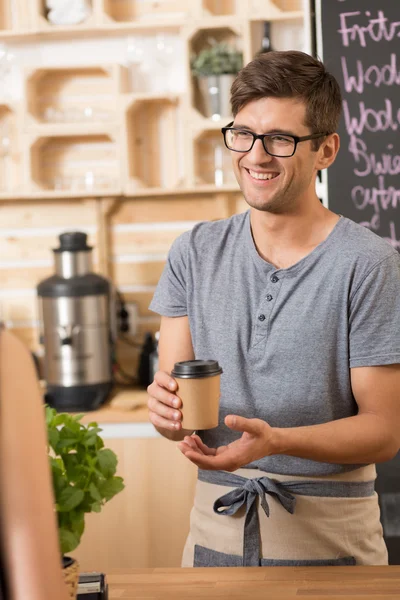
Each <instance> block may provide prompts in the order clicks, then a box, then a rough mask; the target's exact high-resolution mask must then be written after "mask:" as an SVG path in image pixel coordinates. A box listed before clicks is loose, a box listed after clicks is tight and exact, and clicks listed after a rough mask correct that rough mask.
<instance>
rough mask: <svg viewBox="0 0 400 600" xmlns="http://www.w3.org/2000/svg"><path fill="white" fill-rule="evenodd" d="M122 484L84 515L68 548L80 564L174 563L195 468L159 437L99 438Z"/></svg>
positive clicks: (180, 546)
mask: <svg viewBox="0 0 400 600" xmlns="http://www.w3.org/2000/svg"><path fill="white" fill-rule="evenodd" d="M105 442H106V446H107V447H108V448H111V449H112V450H114V452H116V454H117V456H118V461H119V462H118V469H117V473H118V475H121V476H122V477H124V480H125V489H124V490H123V492H121V493H120V494H119V495H118V496H116V497H115V498H113V499H112V500H111V501H110V502H109V503H108V504H106V505H105V506H104V508H103V511H102V512H101V513H97V514H96V513H93V514H89V515H87V516H86V527H85V533H84V534H83V537H82V541H81V544H80V546H79V547H78V548H77V549H76V550H75V551H74V552H73V555H74V558H76V559H77V560H78V561H79V564H80V567H81V570H88V571H90V570H100V571H106V572H107V571H108V570H109V569H111V568H126V569H130V568H141V567H178V566H180V561H181V556H182V551H183V546H184V543H185V540H186V536H187V533H188V531H189V515H190V509H191V506H192V502H193V496H194V487H195V483H196V476H197V469H196V467H195V466H194V465H193V464H192V463H190V462H189V461H188V460H187V459H185V458H184V457H183V455H182V454H181V453H180V451H179V450H178V449H177V448H176V444H174V443H173V442H170V441H169V440H166V439H163V438H149V439H124V440H116V439H115V440H114V439H110V440H105Z"/></svg>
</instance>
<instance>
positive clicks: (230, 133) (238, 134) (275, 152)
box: [221, 121, 329, 158]
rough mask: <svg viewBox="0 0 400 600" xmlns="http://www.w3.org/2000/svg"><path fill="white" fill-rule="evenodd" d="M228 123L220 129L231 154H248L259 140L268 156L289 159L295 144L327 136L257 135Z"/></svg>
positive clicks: (317, 134) (321, 134) (319, 134)
mask: <svg viewBox="0 0 400 600" xmlns="http://www.w3.org/2000/svg"><path fill="white" fill-rule="evenodd" d="M232 125H233V121H232V123H229V124H228V125H227V126H226V127H222V129H221V131H222V134H223V136H224V142H225V146H226V147H227V148H228V150H232V151H233V152H250V150H251V149H252V147H253V146H254V144H255V141H256V140H261V141H262V145H263V147H264V150H265V152H266V153H267V154H269V155H270V156H276V157H278V158H289V157H290V156H293V154H294V153H295V152H296V148H297V144H298V143H299V142H305V141H306V140H316V139H318V138H321V137H324V136H326V135H329V134H328V133H313V134H311V135H303V136H302V137H299V136H297V135H292V134H289V133H262V134H260V135H257V134H256V133H253V132H252V131H247V129H240V128H236V127H232Z"/></svg>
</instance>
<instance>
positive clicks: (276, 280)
mask: <svg viewBox="0 0 400 600" xmlns="http://www.w3.org/2000/svg"><path fill="white" fill-rule="evenodd" d="M271 281H272V283H278V281H279V278H278V277H277V276H276V275H272V277H271Z"/></svg>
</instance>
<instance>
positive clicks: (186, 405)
mask: <svg viewBox="0 0 400 600" xmlns="http://www.w3.org/2000/svg"><path fill="white" fill-rule="evenodd" d="M221 373H222V369H221V367H220V366H219V364H218V361H216V360H186V361H182V362H177V363H175V365H174V368H173V370H172V371H171V375H172V377H174V378H175V379H176V381H177V383H178V392H177V394H178V396H179V397H180V399H181V400H182V407H181V411H182V427H183V429H212V428H213V427H217V426H218V416H219V399H220V379H221Z"/></svg>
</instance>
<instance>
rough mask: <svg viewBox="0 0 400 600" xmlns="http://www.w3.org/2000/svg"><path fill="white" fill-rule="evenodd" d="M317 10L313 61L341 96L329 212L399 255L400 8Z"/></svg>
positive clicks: (374, 1)
mask: <svg viewBox="0 0 400 600" xmlns="http://www.w3.org/2000/svg"><path fill="white" fill-rule="evenodd" d="M316 8H317V27H318V26H319V27H320V35H319V39H320V41H321V43H320V44H319V45H318V48H317V50H318V54H319V56H320V58H322V59H323V62H324V64H325V65H326V67H327V69H328V70H329V71H330V72H331V73H333V75H334V76H335V77H336V78H337V80H338V81H339V84H340V87H341V90H342V94H343V114H342V118H341V121H340V127H339V130H338V133H339V134H340V138H341V148H340V150H339V154H338V156H337V158H336V161H335V163H334V164H333V165H332V166H331V167H329V169H328V175H327V176H328V205H329V208H330V209H331V210H333V211H334V212H336V213H338V214H342V215H344V216H346V217H349V218H350V219H352V220H353V221H356V222H357V223H361V224H362V225H364V226H366V227H368V228H369V229H371V230H372V231H374V232H375V233H377V234H378V235H380V236H381V237H383V238H385V239H386V240H387V241H388V242H389V243H390V244H391V245H392V246H393V247H394V248H396V249H397V250H398V251H400V150H399V146H400V144H399V136H400V0H319V3H318V4H317V7H316ZM320 46H322V47H320Z"/></svg>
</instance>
